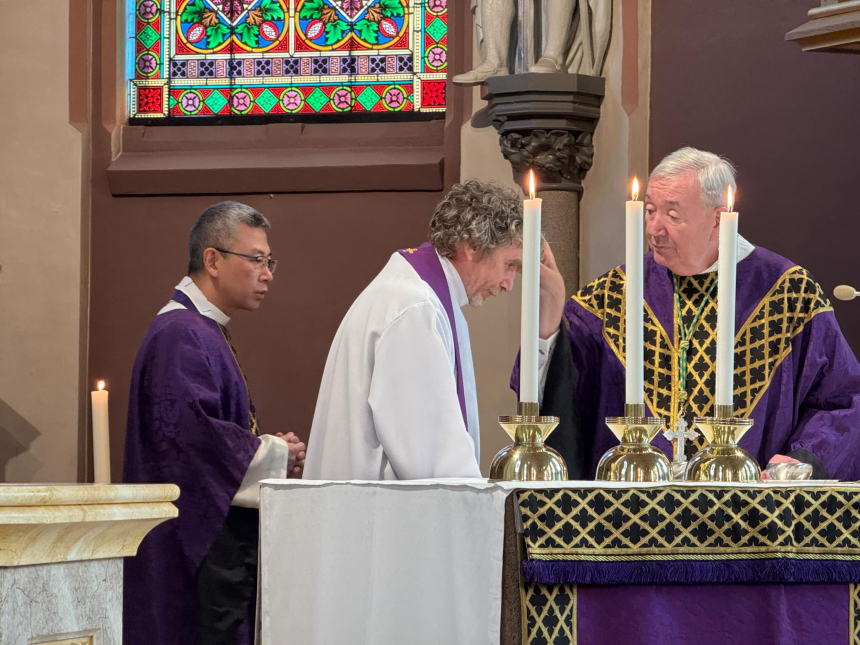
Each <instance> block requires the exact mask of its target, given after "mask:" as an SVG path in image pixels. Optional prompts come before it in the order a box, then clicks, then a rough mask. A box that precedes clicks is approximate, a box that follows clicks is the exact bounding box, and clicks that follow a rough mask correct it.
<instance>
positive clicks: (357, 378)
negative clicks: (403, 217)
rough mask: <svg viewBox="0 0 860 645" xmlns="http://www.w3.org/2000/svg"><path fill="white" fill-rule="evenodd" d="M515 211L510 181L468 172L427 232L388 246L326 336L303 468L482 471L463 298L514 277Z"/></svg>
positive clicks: (307, 474) (427, 474)
mask: <svg viewBox="0 0 860 645" xmlns="http://www.w3.org/2000/svg"><path fill="white" fill-rule="evenodd" d="M522 223H523V220H522V202H521V201H520V199H519V198H518V197H517V195H516V194H515V193H514V192H513V191H510V190H506V189H502V188H500V187H498V186H496V185H493V184H485V183H481V182H478V181H467V182H464V183H462V184H457V185H455V186H454V187H453V188H452V190H451V192H450V193H449V194H448V195H447V196H446V197H445V199H444V200H443V201H442V203H440V204H439V206H438V207H437V208H436V211H435V213H434V214H433V217H432V219H431V221H430V233H429V240H430V241H429V242H426V243H424V244H423V245H421V246H419V247H418V248H417V249H415V248H410V249H404V250H401V251H398V252H396V253H394V254H393V255H392V256H391V258H390V259H389V261H388V264H386V266H385V268H383V269H382V271H381V272H380V273H379V275H377V276H376V278H374V280H373V281H372V282H371V283H370V285H369V286H368V287H367V288H366V289H365V290H364V291H363V292H362V293H361V295H360V296H359V297H358V299H357V300H356V301H355V302H354V303H353V305H352V307H351V308H350V310H349V311H348V312H347V314H346V317H345V318H344V319H343V322H342V323H341V325H340V328H339V329H338V331H337V335H336V336H335V338H334V342H333V343H332V346H331V350H330V351H329V355H328V360H327V362H326V366H325V371H324V373H323V378H322V384H321V386H320V393H319V398H318V399H317V406H316V412H315V414H314V420H313V425H312V427H311V433H310V438H309V441H308V453H307V459H306V462H305V470H304V478H305V479H341V480H342V479H361V480H382V479H423V478H439V477H480V476H481V471H480V468H479V465H478V464H479V461H480V442H479V437H480V433H479V427H478V402H477V395H476V392H475V374H474V368H473V365H472V350H471V345H470V343H469V328H468V326H467V324H466V319H465V317H464V316H463V312H462V311H461V308H462V307H465V306H466V305H467V304H469V305H471V306H473V307H479V306H481V305H482V304H483V303H484V301H485V300H486V299H487V298H489V297H490V296H495V295H497V294H499V293H500V292H502V291H510V289H511V288H512V287H513V284H514V277H515V275H516V273H517V271H518V270H520V268H521V266H522Z"/></svg>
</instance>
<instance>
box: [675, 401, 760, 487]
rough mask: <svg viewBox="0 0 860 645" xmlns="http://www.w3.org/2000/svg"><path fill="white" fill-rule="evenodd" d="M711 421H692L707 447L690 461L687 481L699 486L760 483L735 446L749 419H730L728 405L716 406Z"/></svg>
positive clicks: (749, 425) (731, 412) (755, 470)
mask: <svg viewBox="0 0 860 645" xmlns="http://www.w3.org/2000/svg"><path fill="white" fill-rule="evenodd" d="M715 415H716V416H713V417H702V418H697V419H696V425H697V426H698V427H699V430H701V431H702V434H703V435H705V438H706V439H707V440H708V442H709V445H708V446H707V447H705V448H703V449H702V450H700V451H699V452H697V453H696V455H695V456H694V457H693V458H692V459H691V460H690V463H689V465H688V466H687V480H688V481H700V482H742V483H751V482H760V481H761V467H760V466H759V465H758V462H757V461H756V460H755V459H754V458H753V456H752V455H751V454H749V453H748V452H747V451H746V450H744V449H743V448H740V447H739V446H738V442H739V441H740V440H741V437H743V436H744V435H745V434H746V432H747V430H749V429H750V428H752V425H753V420H752V419H742V418H739V417H735V416H734V409H733V408H732V406H730V405H718V406H716V410H715Z"/></svg>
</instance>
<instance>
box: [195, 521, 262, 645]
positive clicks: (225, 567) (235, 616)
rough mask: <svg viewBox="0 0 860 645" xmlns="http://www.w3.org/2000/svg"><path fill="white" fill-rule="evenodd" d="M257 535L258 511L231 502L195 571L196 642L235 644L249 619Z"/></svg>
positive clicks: (252, 605)
mask: <svg viewBox="0 0 860 645" xmlns="http://www.w3.org/2000/svg"><path fill="white" fill-rule="evenodd" d="M259 537H260V512H259V511H258V510H257V509H254V508H241V507H239V506H231V507H230V510H229V511H228V513H227V520H226V521H225V522H224V528H222V529H221V532H220V533H219V534H218V537H217V538H215V542H214V544H213V545H212V548H211V549H210V550H209V553H208V554H207V555H206V557H205V558H204V560H203V563H202V564H201V565H200V571H199V573H198V575H197V594H198V599H199V603H200V641H199V642H200V645H235V644H236V643H238V642H239V629H240V627H242V625H243V623H245V621H246V620H251V621H253V619H254V609H255V608H256V600H257V558H258V555H259V554H258V550H259ZM247 628H248V626H247V625H246V626H245V629H247ZM252 633H253V631H252Z"/></svg>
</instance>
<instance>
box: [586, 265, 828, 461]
mask: <svg viewBox="0 0 860 645" xmlns="http://www.w3.org/2000/svg"><path fill="white" fill-rule="evenodd" d="M625 278H626V276H625V274H624V271H623V270H622V269H621V267H616V268H615V269H613V270H612V271H609V272H608V273H606V274H605V275H603V276H601V277H600V278H598V279H597V280H594V281H593V282H591V283H589V284H588V285H586V286H585V287H583V288H582V289H581V290H580V291H579V292H578V293H577V294H576V295H575V296H573V300H574V301H576V302H577V303H578V304H579V305H580V306H581V307H583V309H585V310H586V311H588V312H590V313H592V314H593V315H595V316H596V317H597V318H598V319H599V320H601V321H602V323H603V325H602V336H603V339H604V341H605V342H606V343H607V345H609V347H610V349H611V350H612V353H613V354H614V355H615V357H616V358H617V359H618V361H619V363H620V364H621V366H622V367H625V347H624V342H625V336H624V321H625V314H626V304H625V298H624V294H625V291H626V279H625ZM714 279H716V277H714V274H707V276H706V278H705V279H704V281H702V277H701V276H684V277H682V278H681V280H682V285H681V292H682V293H683V292H684V291H685V290H689V289H690V288H693V287H695V288H696V289H698V291H699V292H700V293H701V292H703V291H704V292H706V289H707V287H708V286H709V285H710V284H711V282H710V281H711V280H714ZM699 283H701V284H699ZM690 306H693V303H692V301H682V308H683V309H685V310H686V308H687V307H690ZM716 306H717V304H716V299H715V298H714V299H713V300H712V301H711V302H708V303H706V306H705V309H704V310H703V311H702V314H701V318H700V321H699V327H698V328H697V329H699V330H701V328H703V327H704V328H705V329H707V330H708V335H707V340H705V341H704V342H700V341H698V340H697V339H696V338H695V332H694V335H693V337H692V338H691V345H690V349H689V350H688V352H689V353H688V373H687V392H688V398H687V407H688V408H689V410H690V411H691V413H692V414H693V415H694V416H707V415H708V414H710V412H711V409H712V407H713V396H714V395H713V391H712V389H710V388H707V387H706V386H705V383H707V382H708V380H709V378H710V377H711V376H712V375H713V374H714V373H715V371H716V324H715V322H714V321H715V318H716V316H715V312H716ZM672 310H673V314H672V321H673V330H672V331H673V335H672V337H673V339H674V340H672V341H670V339H669V334H668V331H667V330H666V329H664V328H663V326H662V325H661V324H660V321H659V320H658V319H657V317H656V316H655V315H654V311H653V310H652V309H651V307H650V305H649V304H648V303H647V302H646V303H645V311H644V314H643V315H644V317H645V321H644V323H645V331H646V334H645V348H646V363H645V368H646V379H645V400H646V402H647V403H648V406H649V408H650V409H651V411H652V413H653V414H654V415H655V416H659V417H662V418H664V419H667V420H668V425H669V427H674V426H675V424H676V423H677V420H678V411H679V397H678V385H679V383H680V374H679V368H678V356H679V351H680V348H679V342H680V334H679V326H680V324H681V321H682V318H681V315H682V313H683V312H678V311H677V307H675V306H674V305H673V307H672ZM771 311H773V312H774V313H773V314H771ZM826 311H832V307H831V306H830V302H829V301H828V300H827V298H826V296H825V295H824V292H823V291H822V289H821V287H820V285H818V284H817V283H816V282H815V280H814V279H813V278H812V276H811V275H809V272H807V271H806V270H805V269H803V268H801V267H799V266H796V265H795V266H793V267H791V268H789V269H788V270H786V271H785V272H784V273H783V274H782V275H781V276H780V277H779V278H778V279H777V280H776V282H775V283H774V284H773V285H772V286H771V288H770V289H769V291H768V292H767V294H766V295H765V296H764V297H763V298H762V299H761V300H760V302H759V303H758V305H757V306H756V307H755V309H754V310H753V311H752V313H751V314H750V316H749V317H748V318H747V321H746V322H745V323H744V325H743V326H742V327H741V329H740V330H739V331H738V333H737V334H736V336H735V357H736V360H735V374H734V378H735V385H734V396H735V400H736V405H735V410H736V415H737V416H739V417H741V418H748V417H749V415H750V414H751V413H752V411H753V410H754V409H755V407H756V405H758V403H759V402H760V401H761V398H762V397H763V396H764V393H765V392H767V390H768V388H769V387H770V385H771V383H772V380H773V375H774V373H775V372H776V370H777V368H778V367H779V366H780V365H781V364H782V361H783V360H785V358H786V357H787V356H788V355H789V354H790V353H791V342H792V340H793V339H794V338H795V337H796V336H797V335H798V334H800V333H801V332H802V331H803V330H804V328H805V326H806V324H807V323H808V322H809V321H811V320H812V319H813V318H814V317H815V316H816V315H818V314H819V313H822V312H826ZM711 323H714V324H711ZM648 357H650V360H649V358H648ZM696 366H703V367H702V370H703V371H697V370H696ZM649 375H650V378H649ZM661 379H662V383H661ZM661 385H662V386H661ZM667 385H668V390H669V391H666V390H667V388H666V386H667ZM661 401H662V404H661ZM704 443H705V441H704V438H703V437H701V436H700V437H699V438H698V439H697V440H696V441H694V442H693V445H694V447H695V448H700V447H702V445H704Z"/></svg>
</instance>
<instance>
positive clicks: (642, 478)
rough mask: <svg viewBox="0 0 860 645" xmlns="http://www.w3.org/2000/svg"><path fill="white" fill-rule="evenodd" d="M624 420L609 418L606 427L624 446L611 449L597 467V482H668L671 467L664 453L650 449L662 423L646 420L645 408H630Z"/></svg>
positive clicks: (625, 411)
mask: <svg viewBox="0 0 860 645" xmlns="http://www.w3.org/2000/svg"><path fill="white" fill-rule="evenodd" d="M624 415H625V416H623V417H606V425H608V426H609V429H610V430H612V433H613V434H614V435H615V436H616V437H618V439H619V441H621V444H620V445H618V446H615V447H614V448H611V449H609V450H608V451H607V452H606V454H604V455H603V457H602V458H601V459H600V463H599V464H598V465H597V476H596V479H600V480H603V481H610V482H668V481H672V467H671V466H670V465H669V460H668V459H667V458H666V455H664V454H663V453H662V451H660V450H657V449H656V448H654V447H653V446H652V445H651V441H652V440H653V439H654V437H656V436H657V433H658V432H659V431H660V428H662V427H663V420H662V419H659V418H657V417H646V416H645V406H644V405H642V404H627V405H625V406H624Z"/></svg>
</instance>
